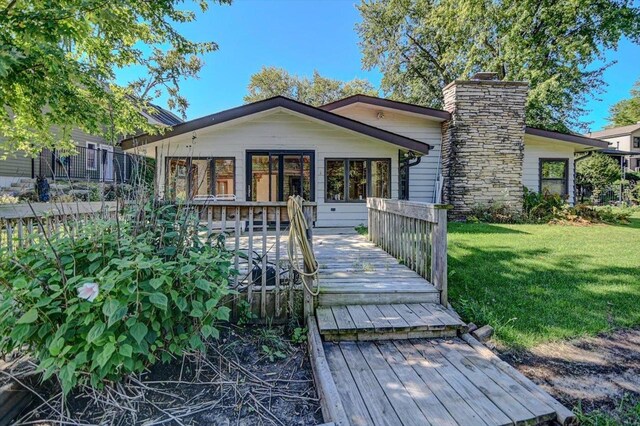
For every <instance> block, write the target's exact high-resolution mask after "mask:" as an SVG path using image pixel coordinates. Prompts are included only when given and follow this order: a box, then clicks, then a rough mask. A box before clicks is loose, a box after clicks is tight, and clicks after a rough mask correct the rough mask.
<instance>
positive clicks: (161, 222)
mask: <svg viewBox="0 0 640 426" xmlns="http://www.w3.org/2000/svg"><path fill="white" fill-rule="evenodd" d="M193 223H194V222H192V221H190V220H188V218H187V217H185V216H181V215H180V213H179V212H178V211H177V210H176V208H175V207H173V206H167V207H162V208H159V209H154V208H152V207H147V208H146V209H145V211H143V212H138V213H137V215H136V219H135V220H134V219H133V218H132V219H131V220H127V221H124V223H123V222H122V221H120V222H116V221H99V222H95V223H93V224H92V225H91V226H87V227H85V228H83V229H82V230H81V231H79V232H78V233H76V235H74V236H52V237H51V243H50V244H49V243H48V242H47V241H40V242H37V243H35V244H34V245H32V246H31V247H29V248H27V249H23V250H21V251H19V252H18V253H16V255H15V256H13V257H11V258H10V259H9V258H5V259H0V261H1V262H2V264H3V265H6V267H4V266H3V268H2V270H0V335H1V336H3V338H2V340H1V343H0V350H2V352H3V353H8V352H11V351H13V350H26V351H28V352H30V353H31V354H32V355H33V356H34V357H35V358H36V359H37V360H38V362H39V370H40V371H42V372H43V377H44V379H47V378H49V377H51V376H53V375H57V377H58V378H59V380H60V382H61V384H62V388H63V390H64V392H65V393H67V392H69V390H71V389H72V388H73V387H74V386H76V385H78V384H85V383H89V384H90V385H91V386H93V387H100V386H102V384H103V383H104V381H105V380H106V381H117V380H119V379H121V378H122V377H123V376H124V375H126V374H129V373H136V372H141V371H143V370H144V369H145V368H147V367H148V366H149V365H151V364H153V363H155V362H157V361H158V360H161V361H165V362H166V361H168V360H170V359H171V358H172V357H174V356H181V355H182V354H183V352H184V351H187V350H203V349H204V344H203V339H206V338H210V337H213V338H216V337H217V336H218V330H217V329H216V328H215V327H216V324H217V322H218V321H220V320H227V319H228V317H229V309H228V308H226V307H224V306H220V305H221V300H222V298H223V297H224V296H225V295H227V294H229V293H230V291H229V290H228V286H227V284H228V281H229V278H230V277H231V276H232V275H233V274H234V273H235V271H233V270H232V269H231V263H232V262H231V256H230V254H229V253H228V252H226V251H225V250H224V249H223V248H222V247H220V246H214V245H212V244H204V243H202V242H200V240H199V239H198V235H197V231H198V230H197V228H196V227H195V225H194V226H187V224H189V225H192V224H193ZM96 290H97V291H96Z"/></svg>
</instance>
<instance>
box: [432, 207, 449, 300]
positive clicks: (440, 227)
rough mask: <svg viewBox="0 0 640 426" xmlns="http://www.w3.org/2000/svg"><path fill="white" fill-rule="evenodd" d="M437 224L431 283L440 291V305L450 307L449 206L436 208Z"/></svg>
mask: <svg viewBox="0 0 640 426" xmlns="http://www.w3.org/2000/svg"><path fill="white" fill-rule="evenodd" d="M434 212H435V217H436V222H435V223H434V224H433V229H432V231H431V232H432V234H431V238H432V239H431V245H432V249H431V283H432V284H433V285H434V286H435V287H436V288H437V289H438V290H440V303H441V304H442V305H444V306H445V307H446V306H448V303H449V302H448V294H447V206H443V205H436V206H434Z"/></svg>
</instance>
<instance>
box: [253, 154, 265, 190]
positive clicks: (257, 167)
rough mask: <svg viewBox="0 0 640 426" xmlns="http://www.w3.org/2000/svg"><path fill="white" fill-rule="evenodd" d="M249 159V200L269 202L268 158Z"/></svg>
mask: <svg viewBox="0 0 640 426" xmlns="http://www.w3.org/2000/svg"><path fill="white" fill-rule="evenodd" d="M251 158H252V160H251V200H253V201H269V156H268V155H254V156H252V157H251Z"/></svg>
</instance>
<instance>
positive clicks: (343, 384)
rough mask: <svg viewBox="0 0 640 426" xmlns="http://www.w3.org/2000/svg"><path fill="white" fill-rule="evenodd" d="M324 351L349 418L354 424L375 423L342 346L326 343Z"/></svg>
mask: <svg viewBox="0 0 640 426" xmlns="http://www.w3.org/2000/svg"><path fill="white" fill-rule="evenodd" d="M324 351H325V355H326V358H327V362H328V363H329V368H330V369H331V376H332V377H333V379H334V381H335V384H336V387H337V389H339V394H340V398H341V401H342V405H343V406H344V408H345V412H346V416H347V420H348V421H349V423H350V424H351V425H354V426H367V425H371V424H373V421H372V420H371V416H369V411H368V410H367V406H366V404H365V402H364V400H363V399H362V395H360V392H359V391H358V385H357V384H356V382H355V380H354V379H353V377H352V376H351V372H350V371H349V366H348V365H347V362H346V361H345V359H344V356H343V355H342V351H341V350H340V347H339V346H338V345H337V344H335V343H325V344H324Z"/></svg>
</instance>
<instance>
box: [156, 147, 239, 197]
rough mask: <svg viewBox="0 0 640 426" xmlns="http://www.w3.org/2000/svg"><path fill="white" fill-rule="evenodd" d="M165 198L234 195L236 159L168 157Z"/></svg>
mask: <svg viewBox="0 0 640 426" xmlns="http://www.w3.org/2000/svg"><path fill="white" fill-rule="evenodd" d="M166 170H167V176H166V189H165V191H166V198H168V199H172V200H177V201H182V200H186V199H187V198H193V197H206V196H218V197H219V196H232V195H235V159H233V158H202V157H198V158H175V157H174V158H168V159H167V168H166Z"/></svg>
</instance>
